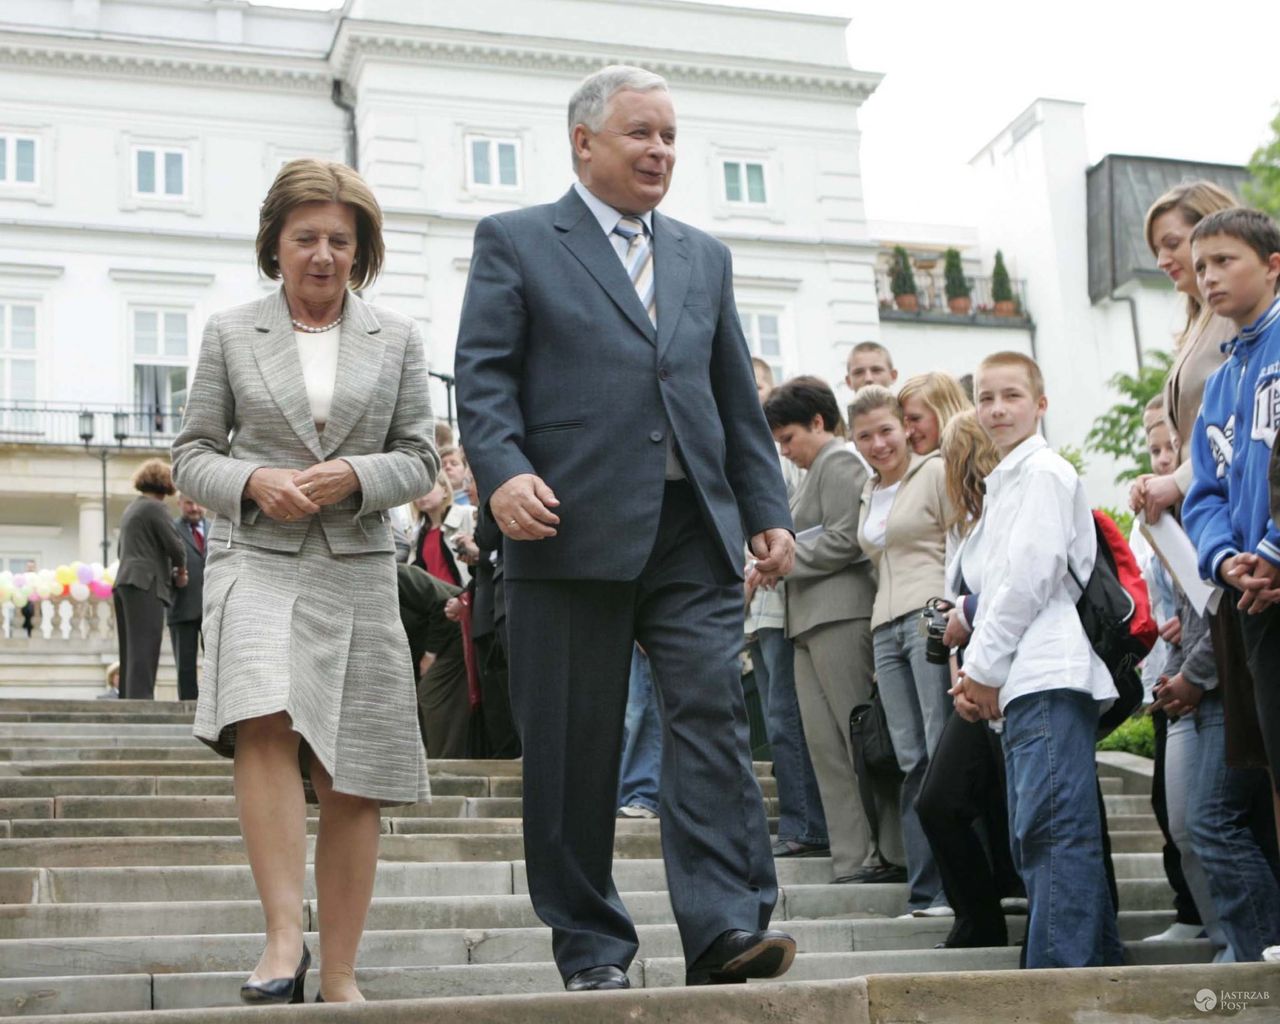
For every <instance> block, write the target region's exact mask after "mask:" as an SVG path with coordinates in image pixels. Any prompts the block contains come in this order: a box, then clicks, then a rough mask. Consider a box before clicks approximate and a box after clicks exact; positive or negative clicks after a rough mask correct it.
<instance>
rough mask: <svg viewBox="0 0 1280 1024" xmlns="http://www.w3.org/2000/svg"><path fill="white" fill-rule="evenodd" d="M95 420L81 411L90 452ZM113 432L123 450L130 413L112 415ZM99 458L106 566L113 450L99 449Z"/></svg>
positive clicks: (83, 438) (84, 438) (105, 561)
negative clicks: (108, 498)
mask: <svg viewBox="0 0 1280 1024" xmlns="http://www.w3.org/2000/svg"><path fill="white" fill-rule="evenodd" d="M94 420H95V416H94V414H93V413H91V412H89V410H88V409H84V410H81V412H80V440H81V441H83V442H84V447H85V450H86V451H88V450H89V445H90V444H92V443H93V437H94V434H95V433H96V432H97V431H96V429H95V427H94ZM111 432H112V435H113V436H114V437H115V439H116V447H118V448H123V447H124V443H125V441H126V440H127V439H128V437H129V414H128V413H125V412H113V413H112V414H111ZM98 458H99V459H100V460H101V461H102V564H103V565H106V564H108V563H109V562H110V561H111V541H110V540H109V538H108V529H107V525H108V524H107V460H108V459H110V458H111V450H110V449H109V448H108V447H107V446H106V445H103V446H102V447H101V448H100V449H98Z"/></svg>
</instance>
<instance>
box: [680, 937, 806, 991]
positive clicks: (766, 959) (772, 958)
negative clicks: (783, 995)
mask: <svg viewBox="0 0 1280 1024" xmlns="http://www.w3.org/2000/svg"><path fill="white" fill-rule="evenodd" d="M795 958H796V940H795V939H793V938H792V937H791V936H790V935H788V934H787V933H786V932H780V931H777V930H776V929H772V928H767V929H765V930H763V931H758V932H747V931H741V930H737V929H730V930H729V931H727V932H723V933H722V934H721V935H720V937H719V938H717V939H716V940H715V942H713V943H711V945H710V946H708V947H707V949H706V951H705V952H704V953H703V954H702V956H700V957H698V959H697V960H695V961H694V962H693V965H692V966H691V967H690V968H689V969H688V970H687V971H686V972H685V976H684V983H685V984H686V985H732V984H736V983H738V982H744V981H746V980H747V979H748V978H776V977H778V976H779V975H782V974H785V973H786V972H787V969H788V968H790V966H791V961H792V960H794V959H795Z"/></svg>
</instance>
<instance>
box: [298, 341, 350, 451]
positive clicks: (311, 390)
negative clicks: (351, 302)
mask: <svg viewBox="0 0 1280 1024" xmlns="http://www.w3.org/2000/svg"><path fill="white" fill-rule="evenodd" d="M341 335H342V328H341V327H340V326H337V327H333V328H331V329H329V330H327V331H324V332H323V333H321V334H309V333H304V332H303V331H294V332H293V337H294V340H295V341H296V342H297V343H298V359H299V360H300V361H301V362H302V379H303V380H304V381H305V382H306V385H307V400H308V401H309V402H310V403H311V418H312V419H313V420H315V421H316V430H323V429H324V425H325V424H326V423H327V422H328V421H329V412H330V410H331V407H332V405H333V386H334V383H335V382H336V381H337V379H338V339H339V338H340V337H341Z"/></svg>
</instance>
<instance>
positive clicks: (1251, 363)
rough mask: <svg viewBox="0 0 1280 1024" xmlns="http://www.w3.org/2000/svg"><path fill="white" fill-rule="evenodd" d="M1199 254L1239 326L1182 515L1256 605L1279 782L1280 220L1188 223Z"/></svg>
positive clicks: (1202, 548)
mask: <svg viewBox="0 0 1280 1024" xmlns="http://www.w3.org/2000/svg"><path fill="white" fill-rule="evenodd" d="M1191 260H1192V267H1193V269H1194V270H1195V274H1196V281H1197V283H1198V284H1199V287H1200V294H1201V295H1203V296H1204V299H1205V301H1206V302H1207V303H1208V305H1209V307H1210V308H1211V309H1212V310H1213V311H1214V312H1215V313H1217V314H1218V315H1219V316H1224V317H1226V318H1227V319H1229V320H1231V321H1233V322H1234V323H1235V325H1236V327H1237V328H1238V329H1239V332H1240V333H1239V334H1238V335H1237V336H1236V337H1235V338H1234V339H1233V340H1232V341H1231V342H1229V343H1228V344H1227V346H1225V347H1226V349H1227V351H1228V357H1227V361H1226V362H1225V363H1223V364H1222V366H1221V367H1220V368H1219V369H1218V370H1217V371H1216V372H1215V373H1214V374H1213V375H1212V376H1211V377H1210V378H1209V379H1208V381H1207V382H1206V383H1205V388H1204V405H1203V406H1202V408H1201V410H1200V417H1199V418H1198V419H1197V420H1196V425H1195V430H1194V432H1193V433H1192V435H1191V462H1192V466H1193V469H1194V477H1193V480H1192V483H1191V488H1190V490H1189V491H1188V493H1187V497H1186V500H1185V502H1184V503H1183V507H1182V518H1183V524H1184V526H1185V527H1186V530H1187V533H1188V534H1189V535H1190V536H1191V539H1192V540H1193V541H1194V542H1195V545H1196V548H1197V550H1198V552H1199V555H1200V573H1201V575H1202V576H1203V577H1204V578H1205V579H1206V580H1211V581H1212V582H1214V583H1218V584H1221V585H1223V586H1226V587H1229V588H1234V591H1236V592H1238V600H1239V607H1240V608H1241V610H1243V611H1246V612H1248V613H1249V614H1247V615H1243V616H1241V617H1240V629H1241V632H1242V633H1243V634H1244V644H1245V655H1246V658H1247V660H1248V663H1249V669H1250V671H1251V672H1252V673H1253V677H1254V680H1255V686H1254V697H1255V700H1256V702H1257V706H1258V724H1259V725H1260V726H1261V729H1262V739H1263V744H1264V746H1265V747H1266V751H1267V761H1268V763H1269V765H1270V768H1271V781H1272V786H1273V789H1274V786H1275V784H1276V781H1277V779H1280V682H1278V680H1277V672H1280V669H1277V666H1280V604H1277V602H1280V524H1278V523H1277V522H1276V521H1275V520H1274V519H1273V518H1272V514H1271V507H1270V496H1269V494H1268V469H1269V466H1270V463H1271V460H1272V457H1273V453H1274V449H1275V446H1276V445H1275V441H1276V432H1277V430H1280V299H1277V298H1276V290H1277V284H1278V283H1280V228H1277V226H1276V223H1275V221H1273V220H1272V219H1271V218H1270V217H1268V216H1267V215H1266V214H1265V213H1262V212H1261V211H1259V210H1249V209H1245V208H1243V207H1234V208H1232V209H1229V210H1220V211H1219V212H1217V213H1214V214H1210V215H1209V216H1208V217H1205V218H1204V219H1203V220H1201V221H1200V222H1199V223H1198V224H1197V225H1196V227H1195V229H1194V230H1193V231H1192V232H1191ZM1273 796H1274V793H1273ZM1278 952H1280V951H1278ZM1264 956H1265V954H1264ZM1277 958H1280V957H1277Z"/></svg>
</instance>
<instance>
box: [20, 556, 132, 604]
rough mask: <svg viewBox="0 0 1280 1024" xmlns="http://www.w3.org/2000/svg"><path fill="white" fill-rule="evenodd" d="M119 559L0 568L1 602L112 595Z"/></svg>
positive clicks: (102, 598)
mask: <svg viewBox="0 0 1280 1024" xmlns="http://www.w3.org/2000/svg"><path fill="white" fill-rule="evenodd" d="M119 567H120V563H119V562H112V563H111V565H108V566H106V567H105V568H104V567H103V565H102V563H101V562H72V563H71V564H70V565H60V566H58V567H57V568H56V569H38V570H36V571H35V572H8V571H5V572H0V605H3V604H4V603H5V602H9V603H11V604H13V605H15V606H17V607H18V608H21V607H22V606H23V605H25V604H27V603H28V602H30V601H57V600H60V599H61V598H64V597H69V598H71V600H73V601H88V600H89V599H90V598H97V599H98V600H99V601H105V600H107V599H109V598H110V597H111V585H112V584H113V583H114V582H115V579H116V570H117V569H118V568H119Z"/></svg>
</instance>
